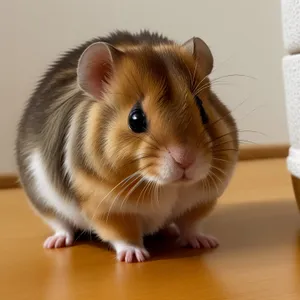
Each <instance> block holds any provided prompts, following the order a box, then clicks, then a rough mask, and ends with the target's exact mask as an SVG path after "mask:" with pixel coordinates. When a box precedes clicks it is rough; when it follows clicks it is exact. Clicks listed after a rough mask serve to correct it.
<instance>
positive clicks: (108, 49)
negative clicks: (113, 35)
mask: <svg viewBox="0 0 300 300" xmlns="http://www.w3.org/2000/svg"><path fill="white" fill-rule="evenodd" d="M123 54H124V53H123V52H121V51H120V50H118V49H116V48H114V47H113V46H111V45H109V44H107V43H102V42H97V43H93V44H91V45H90V46H88V47H87V48H86V49H85V50H84V52H83V53H82V55H81V57H80V58H79V61H78V66H77V81H78V85H79V87H80V88H81V89H82V90H83V91H84V92H86V93H87V94H89V95H91V96H93V97H94V98H97V99H100V98H101V96H102V93H103V88H104V85H105V83H107V82H108V80H109V79H110V78H111V76H112V75H113V72H114V64H115V63H116V61H117V60H119V59H120V58H121V56H122V55H123Z"/></svg>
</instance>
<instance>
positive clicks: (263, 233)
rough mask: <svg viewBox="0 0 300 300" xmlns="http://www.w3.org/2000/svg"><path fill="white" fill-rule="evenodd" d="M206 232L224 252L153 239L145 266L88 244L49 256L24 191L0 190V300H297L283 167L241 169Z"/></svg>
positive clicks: (297, 247)
mask: <svg viewBox="0 0 300 300" xmlns="http://www.w3.org/2000/svg"><path fill="white" fill-rule="evenodd" d="M205 229H206V231H207V232H209V233H211V234H214V235H215V236H216V237H218V238H219V240H220V242H221V246H220V247H219V248H218V249H216V250H214V251H212V252H201V251H197V250H189V249H178V248H175V246H174V245H173V241H172V240H161V239H159V238H156V239H153V240H149V241H148V246H149V248H150V251H151V253H152V255H153V258H152V260H151V261H149V262H146V263H142V264H125V263H118V262H116V261H115V259H114V254H113V253H112V252H109V251H107V250H106V248H105V247H103V245H99V244H96V243H91V242H90V243H89V242H81V243H80V244H78V245H76V246H74V247H71V248H68V249H59V250H44V249H43V248H42V242H43V240H44V238H45V237H46V236H47V234H48V233H49V232H50V231H49V229H48V228H47V227H46V226H45V225H44V224H43V223H42V222H41V221H40V219H39V218H37V217H36V216H35V215H34V214H33V213H32V211H31V210H30V209H29V208H28V205H27V203H26V201H25V197H24V194H23V192H22V191H21V190H2V191H0V237H1V244H0V299H3V300H4V299H7V300H8V299H9V300H14V299H30V300H34V299H39V300H40V299H41V300H42V299H51V300H52V299H62V300H69V299H72V300H75V299H88V300H93V299H118V300H121V299H129V300H134V299H143V300H147V299H155V300H160V299H166V300H167V299H203V300H219V299H220V300H221V299H222V300H225V299H228V300H236V299H239V300H250V299H251V300H252V299H253V300H271V299H272V300H275V299H276V300H277V299H278V300H286V299H288V300H296V299H297V300H299V299H300V214H299V213H298V210H297V207H296V203H295V200H294V196H293V191H292V186H291V183H290V177H289V174H288V173H287V171H286V166H285V161H283V160H269V161H267V160H265V161H258V162H253V161H252V162H242V163H240V165H239V166H238V169H237V171H236V173H235V177H234V180H233V181H232V183H231V185H230V187H229V189H228V190H227V192H226V193H225V195H224V196H223V197H222V198H221V199H220V202H219V206H218V208H217V209H216V211H215V212H214V214H213V215H212V216H211V217H210V218H209V219H208V220H207V222H206V224H205Z"/></svg>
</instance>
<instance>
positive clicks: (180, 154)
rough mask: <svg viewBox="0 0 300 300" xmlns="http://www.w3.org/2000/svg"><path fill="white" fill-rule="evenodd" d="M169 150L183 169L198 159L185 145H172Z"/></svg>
mask: <svg viewBox="0 0 300 300" xmlns="http://www.w3.org/2000/svg"><path fill="white" fill-rule="evenodd" d="M169 152H170V154H171V156H172V158H173V159H174V160H175V161H176V162H177V164H178V165H179V166H180V167H181V168H183V169H187V168H188V167H190V166H191V165H192V164H193V163H194V162H195V160H196V156H195V154H194V153H193V152H192V151H190V150H188V149H187V148H185V147H170V148H169Z"/></svg>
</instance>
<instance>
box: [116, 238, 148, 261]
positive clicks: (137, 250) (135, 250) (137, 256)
mask: <svg viewBox="0 0 300 300" xmlns="http://www.w3.org/2000/svg"><path fill="white" fill-rule="evenodd" d="M114 247H115V249H116V251H117V260H118V261H124V262H126V263H132V262H134V261H137V262H143V261H145V260H147V259H148V258H149V257H150V255H149V252H148V251H147V250H146V249H145V248H142V247H137V246H132V245H128V244H126V243H122V242H115V243H114Z"/></svg>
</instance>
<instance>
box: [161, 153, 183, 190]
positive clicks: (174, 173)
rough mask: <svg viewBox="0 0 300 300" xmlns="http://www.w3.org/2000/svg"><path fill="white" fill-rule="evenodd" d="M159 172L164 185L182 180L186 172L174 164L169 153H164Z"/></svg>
mask: <svg viewBox="0 0 300 300" xmlns="http://www.w3.org/2000/svg"><path fill="white" fill-rule="evenodd" d="M158 172H159V174H158V177H159V181H160V183H162V184H167V183H172V182H174V181H177V180H180V178H182V176H183V173H184V171H183V170H182V169H181V168H179V167H178V166H177V165H176V164H175V163H174V161H173V159H172V158H171V156H170V154H169V153H164V154H163V155H162V156H161V158H160V164H159V168H158Z"/></svg>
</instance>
